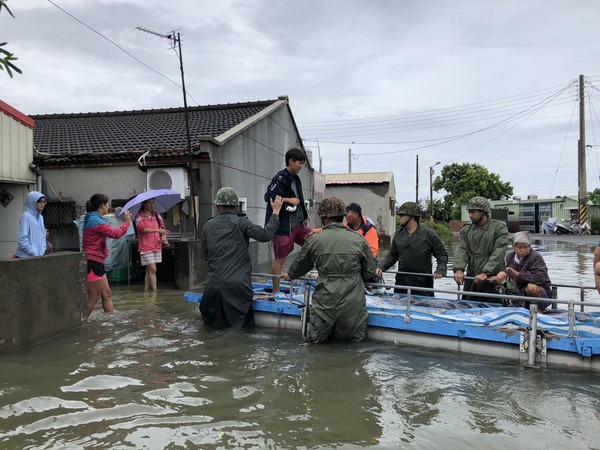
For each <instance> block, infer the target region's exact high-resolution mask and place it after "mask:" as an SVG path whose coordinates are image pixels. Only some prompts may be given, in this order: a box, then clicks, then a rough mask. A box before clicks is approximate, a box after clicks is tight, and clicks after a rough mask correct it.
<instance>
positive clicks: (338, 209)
mask: <svg viewBox="0 0 600 450" xmlns="http://www.w3.org/2000/svg"><path fill="white" fill-rule="evenodd" d="M318 214H319V217H343V216H345V215H346V205H344V202H343V200H342V199H341V198H337V197H327V198H324V199H323V201H322V202H321V204H320V205H319V212H318Z"/></svg>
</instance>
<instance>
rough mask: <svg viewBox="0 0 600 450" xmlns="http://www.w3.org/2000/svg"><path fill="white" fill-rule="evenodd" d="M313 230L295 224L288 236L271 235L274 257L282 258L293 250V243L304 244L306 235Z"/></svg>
mask: <svg viewBox="0 0 600 450" xmlns="http://www.w3.org/2000/svg"><path fill="white" fill-rule="evenodd" d="M312 232H313V229H312V228H308V227H307V226H304V225H302V224H301V223H299V224H297V225H296V226H295V227H294V228H293V229H292V233H291V234H290V235H289V236H285V235H283V234H276V235H275V236H273V252H274V253H275V259H283V258H285V257H286V256H287V255H289V254H290V253H292V250H294V244H298V245H304V241H305V240H306V237H307V236H308V235H309V234H310V233H312Z"/></svg>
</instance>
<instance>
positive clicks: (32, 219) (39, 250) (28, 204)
mask: <svg viewBox="0 0 600 450" xmlns="http://www.w3.org/2000/svg"><path fill="white" fill-rule="evenodd" d="M45 206H46V197H44V194H42V193H41V192H37V191H31V192H30V193H29V194H27V197H26V198H25V210H24V211H23V215H22V216H21V219H20V220H19V237H18V238H17V252H16V253H15V257H17V258H29V257H31V256H42V255H43V254H44V253H46V227H45V225H44V216H42V211H43V210H44V207H45Z"/></svg>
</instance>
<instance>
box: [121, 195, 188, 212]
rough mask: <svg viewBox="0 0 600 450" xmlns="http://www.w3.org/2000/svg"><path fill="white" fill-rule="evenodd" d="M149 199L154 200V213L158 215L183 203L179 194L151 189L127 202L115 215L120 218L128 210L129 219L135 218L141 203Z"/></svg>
mask: <svg viewBox="0 0 600 450" xmlns="http://www.w3.org/2000/svg"><path fill="white" fill-rule="evenodd" d="M151 198H153V199H154V211H156V212H158V213H163V212H166V211H168V210H170V209H171V208H172V207H173V206H175V205H176V204H177V203H179V202H181V201H183V199H182V198H181V194H180V193H179V192H175V191H171V190H169V189H151V190H149V191H146V192H142V193H141V194H138V195H136V196H135V197H133V198H132V199H131V200H129V201H128V202H127V203H126V204H125V206H123V208H122V209H121V211H119V214H117V215H118V216H121V215H123V213H124V212H125V211H126V210H129V212H130V213H131V217H135V215H136V214H137V212H138V211H139V210H140V208H141V207H142V202H144V201H146V200H150V199H151Z"/></svg>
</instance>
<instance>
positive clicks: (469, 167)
mask: <svg viewBox="0 0 600 450" xmlns="http://www.w3.org/2000/svg"><path fill="white" fill-rule="evenodd" d="M433 190H434V191H436V192H438V191H442V190H443V191H446V195H445V196H444V202H443V207H442V214H443V216H444V219H445V220H449V219H460V205H463V204H465V203H467V202H468V201H469V199H470V198H471V197H474V196H476V195H480V196H482V197H485V198H488V199H490V200H503V199H504V200H506V199H509V198H510V196H511V195H512V194H513V187H512V186H511V184H510V182H506V183H505V182H503V181H502V180H501V179H500V176H499V175H498V174H495V173H490V172H488V170H487V169H486V168H485V167H483V166H482V165H480V164H470V163H465V164H456V163H454V164H450V165H447V166H444V168H443V169H442V171H441V173H440V175H439V176H438V177H436V178H435V180H434V182H433ZM436 207H437V204H436ZM435 215H436V218H437V217H438V214H437V212H436V213H435Z"/></svg>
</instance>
